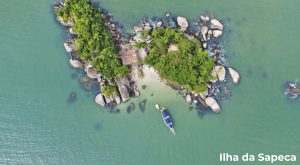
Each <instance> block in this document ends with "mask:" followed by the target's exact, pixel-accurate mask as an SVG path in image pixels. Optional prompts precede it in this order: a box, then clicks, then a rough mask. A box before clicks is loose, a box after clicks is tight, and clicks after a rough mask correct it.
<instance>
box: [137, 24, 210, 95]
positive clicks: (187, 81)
mask: <svg viewBox="0 0 300 165" xmlns="http://www.w3.org/2000/svg"><path fill="white" fill-rule="evenodd" d="M147 33H148V32H147ZM150 35H151V36H152V42H151V43H150V44H148V45H147V46H148V47H149V50H150V51H149V55H148V56H147V57H146V59H145V63H146V64H148V65H150V66H153V67H154V68H155V69H156V70H157V71H158V72H159V74H160V76H161V77H162V78H164V79H166V80H168V81H170V82H172V83H175V84H177V85H181V86H185V87H187V88H188V89H189V90H194V91H196V92H203V91H205V90H206V89H207V86H206V84H207V82H208V81H209V80H210V79H211V78H212V77H211V71H212V69H213V66H214V60H213V59H212V58H210V57H209V56H208V52H207V51H203V50H202V49H201V47H200V45H201V43H200V41H199V40H197V39H187V38H186V37H185V35H184V33H183V32H182V31H180V30H177V29H171V28H159V29H155V30H153V32H152V33H151V34H150ZM171 44H174V45H175V46H176V47H177V48H178V51H168V48H169V46H170V45H171ZM140 45H141V44H140Z"/></svg>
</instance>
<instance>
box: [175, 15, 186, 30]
mask: <svg viewBox="0 0 300 165" xmlns="http://www.w3.org/2000/svg"><path fill="white" fill-rule="evenodd" d="M177 24H178V25H179V26H180V27H181V28H188V27H189V23H188V21H187V19H186V18H184V17H181V16H178V17H177Z"/></svg>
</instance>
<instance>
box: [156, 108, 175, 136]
mask: <svg viewBox="0 0 300 165" xmlns="http://www.w3.org/2000/svg"><path fill="white" fill-rule="evenodd" d="M155 108H156V109H157V110H159V111H160V113H161V116H162V118H163V120H164V123H165V124H166V126H167V127H169V129H170V130H171V132H172V133H173V134H174V135H175V129H174V125H173V122H172V119H171V116H170V114H169V112H168V110H167V109H166V108H165V107H163V106H160V105H158V104H156V105H155Z"/></svg>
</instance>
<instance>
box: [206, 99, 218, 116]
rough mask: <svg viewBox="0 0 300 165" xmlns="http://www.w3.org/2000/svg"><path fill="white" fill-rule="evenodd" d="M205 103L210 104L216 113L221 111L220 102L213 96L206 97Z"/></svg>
mask: <svg viewBox="0 0 300 165" xmlns="http://www.w3.org/2000/svg"><path fill="white" fill-rule="evenodd" d="M205 104H206V105H208V106H209V107H210V108H211V110H213V111H214V112H216V113H220V112H221V108H220V106H219V104H218V103H217V101H216V100H215V99H214V98H212V97H207V98H206V99H205Z"/></svg>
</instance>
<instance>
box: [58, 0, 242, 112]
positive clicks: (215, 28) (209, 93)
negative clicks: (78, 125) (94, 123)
mask: <svg viewBox="0 0 300 165" xmlns="http://www.w3.org/2000/svg"><path fill="white" fill-rule="evenodd" d="M64 5H65V4H64V2H58V3H55V4H54V5H53V7H54V10H58V9H60V8H62V7H63V6H64ZM99 10H101V11H102V17H103V18H104V20H105V23H104V24H105V26H107V27H108V29H109V31H110V34H111V37H112V39H113V41H114V43H115V44H116V45H117V47H118V50H119V55H120V57H121V59H122V62H123V65H128V66H130V67H131V73H130V74H129V75H128V76H127V77H126V76H123V77H118V78H116V79H115V80H111V79H107V78H106V77H104V76H102V74H101V73H100V72H97V71H95V69H94V68H93V65H92V63H91V62H84V61H83V60H81V59H80V58H78V55H77V54H76V53H77V47H76V44H75V42H74V38H76V37H78V35H79V34H77V33H76V32H74V30H73V28H72V27H73V26H74V22H72V20H68V21H67V22H64V21H63V19H62V18H60V17H59V16H58V17H57V18H56V20H57V21H58V22H59V23H60V24H61V25H62V26H63V27H65V28H66V29H67V31H68V33H69V36H70V38H69V39H68V40H67V41H66V42H65V43H64V47H65V50H66V52H67V53H69V54H70V59H69V63H70V66H72V67H73V68H76V69H83V70H84V71H85V76H84V78H82V83H86V82H88V81H89V80H95V81H97V82H98V85H99V89H100V91H101V92H100V93H98V94H97V96H96V97H95V102H96V103H97V104H99V105H100V106H103V107H108V108H109V109H112V108H113V107H115V106H116V105H118V104H121V103H122V102H127V101H128V100H129V99H130V98H132V97H137V96H139V94H140V92H139V91H138V90H137V88H136V85H135V81H138V80H137V79H135V77H136V76H135V75H136V74H138V77H142V76H143V69H142V68H143V65H145V64H144V63H143V61H144V60H145V58H146V57H147V55H148V53H149V50H147V48H146V47H140V48H137V46H136V45H137V44H138V43H139V42H145V43H150V42H151V36H150V35H148V36H143V32H144V31H152V30H154V29H157V28H176V29H180V30H181V31H183V32H184V34H185V37H186V38H188V39H194V38H195V39H197V40H199V41H200V42H201V47H202V48H203V49H204V50H207V51H208V52H209V56H210V57H211V58H213V59H214V62H215V66H214V68H213V70H212V73H211V75H212V77H214V79H212V80H210V81H209V82H207V90H206V91H205V92H202V93H196V92H194V91H189V90H188V89H187V88H185V87H181V86H176V85H173V84H172V83H170V82H167V81H165V80H162V81H164V82H165V83H166V84H168V85H170V86H172V87H173V88H174V89H176V90H179V91H180V93H181V94H182V95H183V97H184V98H185V99H186V101H187V102H188V103H191V104H192V103H195V104H201V105H203V106H205V107H209V108H211V109H212V110H213V111H214V112H216V113H219V112H221V108H220V106H219V104H218V102H217V100H220V99H219V98H217V97H218V95H219V94H220V93H221V92H220V91H224V93H225V95H227V96H229V95H231V92H230V90H229V88H228V87H227V84H228V82H227V81H226V78H227V77H228V75H230V77H231V79H232V82H233V83H234V84H238V83H239V80H240V75H239V73H238V72H237V71H236V70H234V69H233V68H231V67H229V66H227V65H226V62H225V55H224V51H223V49H222V45H221V44H220V42H219V39H220V38H221V37H222V35H223V33H224V24H223V23H221V21H219V20H218V19H216V18H214V17H212V16H208V15H203V16H200V17H199V19H197V20H194V21H192V23H190V21H188V20H187V19H186V18H185V17H182V16H172V15H171V13H166V14H165V16H164V17H163V18H155V19H154V18H145V19H143V20H141V21H140V22H139V24H137V25H136V26H134V27H133V33H132V34H131V35H130V37H129V38H128V37H126V36H125V35H124V33H122V29H121V27H120V26H119V24H118V23H117V22H116V21H114V20H113V18H112V16H111V15H110V14H109V13H108V12H105V11H104V10H103V9H99ZM176 50H178V47H177V46H176V45H170V47H169V51H176ZM94 56H97V54H94ZM152 69H154V68H152ZM228 73H229V74H228ZM114 83H115V84H116V85H117V87H116V88H117V92H115V93H113V94H112V95H110V96H105V95H104V94H103V92H102V91H104V86H105V84H114ZM221 88H222V89H221ZM145 104H146V101H145V100H144V101H143V102H141V103H140V104H139V106H140V107H141V109H143V110H144V107H145ZM133 109H134V108H133V105H132V104H131V105H130V106H129V107H128V111H129V110H130V111H131V110H133Z"/></svg>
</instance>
